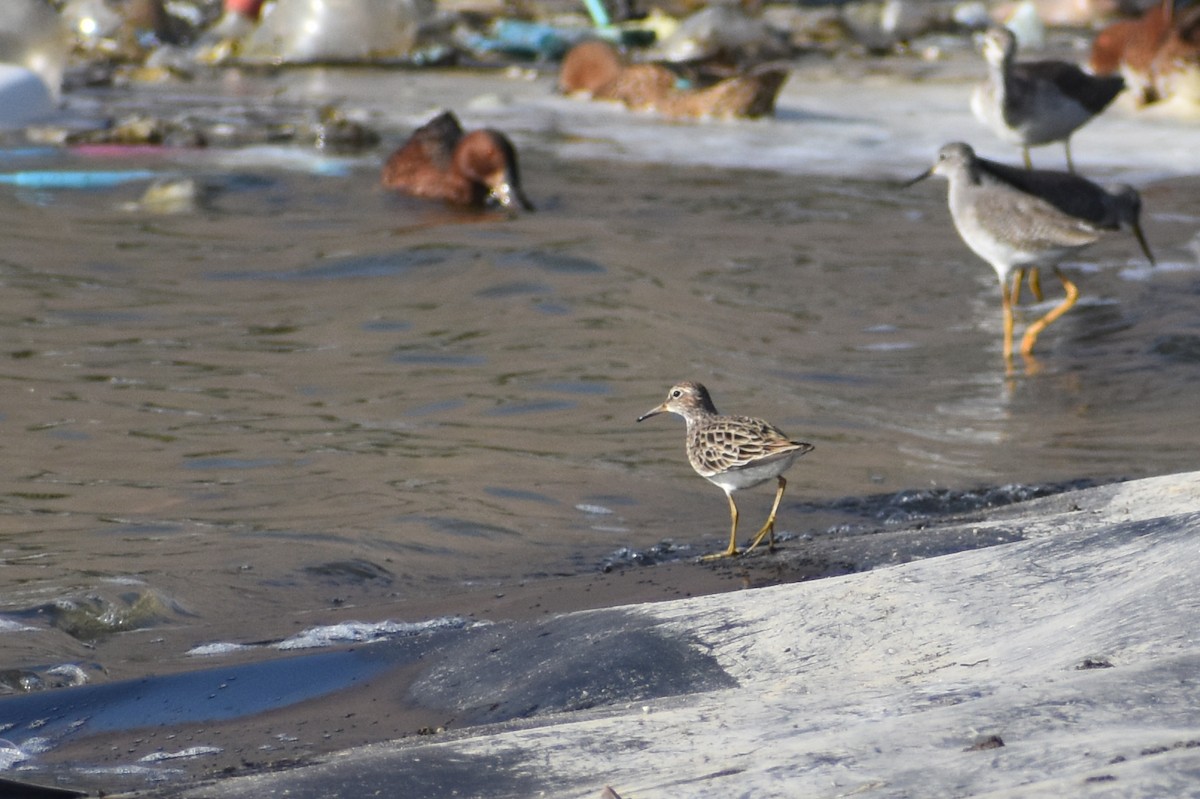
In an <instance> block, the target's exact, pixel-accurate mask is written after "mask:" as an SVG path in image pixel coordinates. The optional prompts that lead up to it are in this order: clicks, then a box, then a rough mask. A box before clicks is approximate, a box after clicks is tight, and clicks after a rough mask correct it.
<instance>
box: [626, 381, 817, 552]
mask: <svg viewBox="0 0 1200 799" xmlns="http://www.w3.org/2000/svg"><path fill="white" fill-rule="evenodd" d="M660 413H675V414H678V415H680V416H682V417H683V418H684V421H686V422H687V456H688V461H689V462H690V463H691V464H692V468H693V469H695V470H696V473H697V474H699V475H700V476H701V477H703V478H705V479H706V480H708V481H709V482H711V483H714V484H716V485H717V486H720V488H721V490H722V491H724V492H725V497H726V498H727V499H728V500H729V514H730V516H731V519H732V525H733V527H732V529H731V530H730V533H729V547H728V548H727V549H726V550H725V551H724V552H719V553H715V554H712V555H708V556H706V559H715V558H727V557H733V556H734V555H737V554H739V553H738V548H737V528H738V509H737V505H736V504H734V501H733V492H734V491H740V490H741V489H743V488H753V487H754V486H756V485H759V484H761V483H765V482H766V481H768V480H770V479H771V478H772V477H774V478H776V479H777V480H778V481H779V483H778V485H779V488H778V490H777V491H776V492H775V503H774V504H773V505H772V506H771V514H770V516H768V517H767V522H766V524H764V525H763V526H762V528H761V529H760V530H759V531H758V532H757V533H755V535H754V540H753V541H752V542H751V544H750V547H749V549H747V550H746V551H747V552H749V551H750V550H751V549H754V548H755V547H756V546H758V544H759V543H760V542H761V541H762V540H763V538H767V539H768V547H769V548H770V549H774V548H775V513H776V512H777V511H778V510H779V501H780V500H781V499H783V490H784V488H785V487H786V486H787V481H786V480H784V479H783V473H784V472H785V471H787V470H788V469H789V468H791V465H792V463H793V462H794V461H795V460H796V458H798V457H800V456H801V455H803V454H804V453H806V452H808V451H809V450H811V449H812V448H813V446H812V444H806V443H804V442H802V441H792V440H791V439H790V438H788V437H787V436H786V435H784V434H783V432H782V431H780V430H779V428H777V427H775V426H774V425H772V424H770V423H769V422H764V421H763V420H762V419H752V418H750V417H748V416H722V415H721V414H719V413H717V409H716V407H715V406H714V405H713V402H712V400H711V399H710V398H709V396H708V390H707V389H705V388H704V386H702V385H700V384H699V383H692V382H684V383H678V384H676V385H674V386H672V387H671V390H670V391H669V392H667V398H666V400H664V401H663V402H662V404H661V405H659V406H658V407H656V408H654V409H653V410H651V411H650V412H649V413H646V414H644V415H642V416H640V417H638V421H639V422H640V421H642V420H644V419H649V418H650V417H651V416H654V415H656V414H660Z"/></svg>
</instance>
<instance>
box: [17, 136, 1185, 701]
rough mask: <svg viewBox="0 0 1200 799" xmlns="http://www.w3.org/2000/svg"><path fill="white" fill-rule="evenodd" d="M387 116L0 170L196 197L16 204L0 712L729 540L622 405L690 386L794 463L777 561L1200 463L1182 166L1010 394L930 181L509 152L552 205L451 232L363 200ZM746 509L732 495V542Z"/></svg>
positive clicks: (753, 495)
mask: <svg viewBox="0 0 1200 799" xmlns="http://www.w3.org/2000/svg"><path fill="white" fill-rule="evenodd" d="M762 130H763V129H762V128H754V129H753V131H754V132H755V135H761V133H762ZM400 133H401V132H400V131H396V132H394V135H392V136H391V137H390V138H387V141H386V143H385V145H384V146H382V147H381V148H380V150H379V151H378V152H375V153H372V154H370V155H368V156H366V157H361V158H358V159H353V160H348V161H339V160H333V159H330V160H320V161H312V160H304V159H296V160H295V161H294V162H293V161H291V160H290V157H285V154H281V153H280V152H279V151H274V150H262V151H257V152H253V153H249V154H239V155H237V157H236V158H235V157H234V156H233V155H231V154H229V153H220V152H207V153H201V152H196V153H187V152H171V153H164V154H152V153H147V152H144V151H138V152H136V153H133V154H130V155H126V156H121V157H118V156H116V155H114V154H113V153H112V152H110V151H104V152H102V153H100V154H97V153H91V154H87V153H74V154H65V153H62V152H57V151H50V152H43V151H15V150H14V151H9V152H7V153H0V159H3V169H4V171H9V172H11V171H16V170H41V169H54V170H71V169H108V170H113V169H120V170H149V171H152V172H154V173H156V174H162V175H173V176H180V175H184V176H193V177H196V178H197V179H199V180H200V181H201V182H203V183H204V184H206V185H208V186H209V187H210V189H211V191H210V193H209V196H208V199H207V201H206V204H205V205H204V207H202V208H201V209H200V210H197V211H195V212H191V213H182V214H173V215H160V214H153V213H150V212H147V211H144V210H136V209H132V208H130V207H129V204H130V203H133V202H134V201H135V200H136V199H137V198H138V196H139V195H140V193H141V191H142V190H143V189H144V188H145V186H146V181H145V180H142V181H133V182H130V183H127V184H121V185H117V186H114V187H110V188H105V189H92V190H89V191H68V190H53V189H28V188H12V187H3V188H0V208H2V211H3V214H4V217H5V219H6V234H5V248H4V250H5V251H4V253H3V256H2V257H0V280H2V284H3V291H4V299H5V303H4V312H3V314H0V330H2V336H3V341H4V355H6V356H7V357H5V358H4V364H5V365H4V367H3V369H2V370H0V377H2V379H3V381H4V385H5V392H4V397H5V399H4V403H3V408H2V416H0V425H2V426H3V432H4V435H3V439H2V441H0V462H2V467H0V473H2V474H3V475H4V478H3V480H4V488H3V491H2V492H0V558H2V563H3V569H2V571H0V574H2V575H3V583H2V584H0V625H4V626H0V635H3V637H4V641H5V645H4V650H5V656H4V658H3V662H2V663H0V669H7V670H8V674H9V675H10V677H11V679H8V690H13V689H15V688H16V687H17V686H18V685H19V684H21V681H22V680H25V681H26V684H27V687H36V686H37V685H38V684H46V683H52V682H54V679H55V678H54V677H53V676H51V674H50V667H53V666H56V665H61V664H64V663H71V664H79V667H80V668H82V670H83V672H85V673H87V674H88V675H90V678H91V679H110V678H115V677H120V676H129V675H133V674H139V673H143V672H145V671H146V670H148V669H150V668H152V667H161V663H162V661H164V660H170V659H183V658H184V653H185V652H186V651H188V650H189V649H190V648H191V647H194V646H199V645H203V644H208V643H211V642H214V641H239V642H249V641H255V640H259V639H262V638H268V637H272V636H282V635H287V634H289V633H291V632H293V631H294V630H295V629H297V628H299V627H303V626H304V625H305V624H306V619H307V618H309V617H310V616H311V615H312V614H319V613H321V612H324V611H327V610H328V609H330V608H349V609H351V612H350V615H353V613H352V609H353V607H354V606H355V605H356V604H358V603H363V602H367V601H371V602H374V603H376V604H378V603H379V602H381V601H386V602H388V603H390V605H389V606H390V607H391V611H390V612H389V615H390V616H391V617H393V618H405V602H406V601H410V600H414V599H418V598H420V599H428V598H429V597H431V596H437V595H438V594H445V593H450V592H455V591H461V590H463V589H464V588H467V587H473V586H480V585H483V586H487V585H495V586H498V587H502V586H503V585H504V584H506V583H512V582H516V581H521V580H528V579H536V578H539V577H545V576H550V575H559V574H573V573H579V572H581V571H588V570H596V569H601V568H603V567H604V566H605V564H606V563H610V562H613V561H616V562H622V561H623V560H628V559H629V558H631V557H632V558H633V559H635V560H636V559H637V557H638V553H646V552H647V551H650V550H654V549H655V548H656V547H657V545H659V544H660V542H664V541H669V542H672V545H673V547H674V552H673V553H672V556H690V555H695V554H699V553H702V552H705V551H709V550H713V549H715V548H717V547H719V546H722V545H723V543H724V541H725V539H726V538H727V535H728V533H727V523H728V515H727V507H726V503H725V501H724V498H723V497H722V496H721V494H720V491H719V490H718V489H716V488H715V487H714V486H711V485H709V484H707V483H706V482H705V481H703V480H701V479H700V478H699V477H697V476H696V475H694V474H693V473H692V472H691V469H690V468H689V467H688V465H687V462H686V459H685V457H684V454H683V425H682V422H681V421H680V420H679V419H676V418H674V417H657V418H655V419H653V420H649V421H647V422H645V423H643V424H640V425H638V424H635V423H634V420H635V419H636V418H637V417H638V416H639V415H640V414H642V413H644V412H645V411H647V410H649V409H650V408H651V407H653V406H654V405H656V404H658V403H659V402H660V401H661V400H662V398H663V396H664V395H665V392H666V390H667V388H668V387H669V386H670V384H671V383H672V382H673V381H676V380H680V379H695V380H700V381H702V382H704V383H706V384H707V385H708V387H709V389H710V391H711V393H712V395H713V398H714V400H715V402H716V404H717V406H718V407H719V408H720V409H721V410H722V411H726V412H731V413H743V414H752V415H757V416H762V417H765V418H768V419H771V420H772V421H774V422H775V423H776V424H778V425H779V426H780V427H782V428H783V429H784V430H786V431H787V432H788V433H789V434H791V435H792V436H793V437H796V438H799V439H802V440H806V441H810V442H812V443H813V444H815V445H816V450H815V451H814V452H813V453H812V454H810V455H808V456H807V457H805V458H804V459H803V460H802V461H800V462H798V464H797V465H796V467H795V468H794V469H793V470H792V471H791V472H790V473H789V475H788V477H789V489H788V494H787V496H786V497H785V499H784V503H783V506H782V509H781V512H780V531H781V532H782V533H784V534H785V537H789V538H792V539H793V543H792V544H790V545H792V546H802V545H803V539H804V537H806V536H819V535H832V534H836V533H837V530H838V529H841V527H842V526H844V525H855V526H871V525H881V524H887V523H890V522H894V521H900V520H907V519H910V518H913V517H914V516H915V515H919V514H922V513H939V512H946V511H953V510H959V509H964V508H969V507H972V506H973V505H976V504H979V503H981V502H987V501H1004V500H1007V499H1013V498H1019V497H1021V496H1025V495H1029V494H1031V493H1034V492H1037V491H1042V490H1051V489H1052V488H1053V487H1055V486H1058V485H1062V484H1068V483H1074V482H1078V481H1100V480H1108V479H1118V478H1127V477H1137V476H1144V475H1152V474H1161V473H1166V472H1171V471H1176V470H1183V469H1192V468H1195V467H1196V456H1195V453H1196V449H1197V443H1198V440H1200V433H1198V432H1197V430H1198V428H1197V426H1196V424H1195V420H1196V411H1195V408H1196V400H1195V397H1196V393H1197V389H1198V387H1200V322H1198V321H1197V320H1198V319H1200V317H1198V316H1197V313H1196V310H1197V306H1198V305H1200V268H1198V267H1197V262H1196V254H1195V252H1194V250H1192V249H1189V246H1188V242H1189V241H1190V240H1191V239H1192V237H1193V236H1194V235H1195V233H1196V230H1197V228H1198V227H1200V193H1198V192H1197V189H1198V188H1200V180H1197V179H1194V178H1173V179H1162V180H1159V181H1157V182H1153V183H1150V184H1148V185H1143V186H1142V188H1143V197H1144V201H1145V204H1146V209H1147V210H1146V217H1145V227H1146V231H1147V235H1148V237H1149V239H1150V242H1151V245H1152V246H1153V247H1154V249H1155V251H1156V255H1157V256H1158V258H1159V260H1160V266H1159V268H1157V269H1154V270H1151V269H1149V268H1148V266H1147V265H1146V264H1145V262H1144V259H1143V258H1142V256H1141V254H1140V252H1139V250H1138V247H1137V244H1136V242H1135V240H1134V239H1133V237H1132V236H1131V235H1128V234H1114V235H1112V236H1110V237H1109V238H1107V239H1105V240H1104V241H1103V242H1101V243H1100V244H1098V245H1097V246H1095V247H1093V248H1092V249H1091V250H1090V251H1088V253H1087V254H1086V256H1085V258H1084V259H1083V260H1081V261H1078V262H1075V263H1072V264H1069V265H1068V266H1069V271H1070V272H1071V273H1072V274H1074V275H1075V276H1076V277H1077V279H1078V282H1079V284H1080V286H1081V289H1082V292H1083V299H1082V300H1081V302H1080V304H1079V306H1077V308H1076V309H1075V310H1073V311H1072V312H1071V313H1070V314H1068V315H1067V316H1066V317H1064V318H1063V319H1062V320H1061V321H1060V322H1059V323H1058V324H1056V325H1054V326H1052V327H1051V328H1050V329H1049V331H1048V332H1046V333H1045V334H1044V335H1043V336H1042V338H1041V341H1040V343H1039V353H1038V356H1039V357H1038V360H1037V362H1036V363H1029V364H1019V365H1018V367H1019V368H1018V370H1017V373H1016V374H1014V375H1006V373H1005V369H1004V365H1003V362H1002V360H1001V356H1000V312H999V290H998V287H997V286H996V285H995V277H994V275H993V273H992V271H991V269H990V268H988V267H987V266H986V265H985V264H983V263H982V262H981V261H979V260H978V259H977V258H975V256H973V255H972V254H971V253H970V252H969V251H968V250H967V249H966V248H965V246H964V245H963V244H962V243H961V242H960V241H959V239H958V238H957V236H956V235H955V233H954V231H953V228H952V227H951V225H950V220H949V215H948V212H947V211H946V209H945V186H944V184H941V183H937V182H935V181H929V182H927V183H925V184H921V185H920V186H917V187H914V188H912V189H908V190H905V191H901V190H899V189H898V188H897V187H896V185H895V182H894V180H892V179H891V178H890V177H889V178H887V179H884V178H876V179H872V178H870V177H869V176H857V177H852V178H837V177H830V176H824V175H818V176H799V175H796V174H784V173H780V172H765V171H749V170H722V169H716V168H706V167H697V166H681V165H670V164H657V165H654V164H651V165H647V164H636V163H620V162H613V161H610V160H605V161H602V160H585V159H578V158H564V157H562V156H561V148H558V147H556V146H554V144H555V143H554V142H553V141H552V140H551V138H550V137H549V136H546V137H543V138H541V139H539V138H538V137H532V136H531V137H527V138H526V139H525V140H523V141H522V157H523V169H524V173H525V185H526V190H527V193H528V194H529V195H530V197H531V198H532V199H533V201H534V202H535V203H536V204H537V205H538V207H539V210H538V212H537V213H534V214H528V215H522V216H520V217H519V218H515V219H509V218H506V217H504V216H502V215H487V214H485V215H464V214H459V213H456V212H452V211H449V210H446V209H443V208H441V207H439V206H437V205H428V204H421V203H418V202H415V201H409V200H405V199H401V198H396V197H393V196H389V195H387V194H385V193H383V192H382V191H380V190H379V189H378V188H377V185H376V175H377V169H378V164H379V161H380V159H381V157H382V156H383V155H384V154H385V152H386V149H387V146H388V145H391V144H394V143H395V142H396V141H397V140H398V139H399V138H400ZM1053 282H1054V281H1053V280H1047V284H1046V285H1047V290H1048V294H1049V297H1048V300H1047V302H1050V301H1053V300H1054V299H1055V298H1057V296H1058V294H1057V293H1056V289H1057V286H1054V285H1052V283H1053ZM1026 299H1028V295H1026ZM1045 307H1048V306H1038V307H1036V308H1033V309H1029V308H1026V309H1025V311H1024V313H1023V315H1022V318H1023V319H1024V320H1028V319H1029V318H1031V317H1033V316H1034V315H1035V314H1036V313H1038V312H1044V309H1045ZM769 500H770V491H769V490H767V489H766V488H760V489H757V490H755V491H750V492H743V493H742V494H741V495H739V501H740V505H741V508H742V510H743V519H744V521H745V524H746V527H747V528H748V529H753V528H752V527H751V525H755V524H757V522H758V519H760V517H761V516H762V515H763V514H765V512H766V510H767V509H768V507H769ZM668 549H669V548H668ZM5 630H7V632H5ZM121 630H128V631H129V632H124V633H122V634H121V635H113V634H112V633H113V632H114V631H121ZM102 673H103V674H102ZM61 679H62V681H64V682H71V681H73V680H77V679H79V677H78V675H75V676H71V675H70V674H68V675H67V676H63V677H62V678H61ZM38 680H41V681H42V683H38ZM31 681H32V682H31Z"/></svg>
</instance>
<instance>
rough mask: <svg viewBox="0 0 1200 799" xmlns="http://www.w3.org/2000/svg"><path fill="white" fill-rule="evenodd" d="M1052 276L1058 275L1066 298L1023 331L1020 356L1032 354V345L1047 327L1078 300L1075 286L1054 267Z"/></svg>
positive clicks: (1077, 291) (1077, 290)
mask: <svg viewBox="0 0 1200 799" xmlns="http://www.w3.org/2000/svg"><path fill="white" fill-rule="evenodd" d="M1054 274H1056V275H1058V279H1059V280H1061V281H1062V284H1063V288H1064V289H1065V290H1066V292H1067V296H1066V298H1064V299H1063V301H1062V302H1061V303H1059V304H1058V305H1056V306H1055V307H1054V309H1053V310H1052V311H1050V313H1048V314H1046V315H1045V316H1043V317H1042V318H1041V319H1039V320H1037V321H1036V322H1034V323H1033V324H1032V325H1030V326H1029V327H1028V328H1026V330H1025V337H1024V338H1023V339H1021V354H1023V355H1028V354H1029V353H1031V352H1033V345H1034V343H1036V342H1037V337H1038V336H1039V335H1041V333H1042V331H1043V330H1045V329H1046V328H1047V327H1049V326H1050V325H1051V324H1052V323H1053V322H1054V321H1055V320H1056V319H1058V317H1060V316H1062V315H1063V314H1065V313H1066V312H1067V311H1069V310H1071V306H1072V305H1074V304H1075V301H1076V300H1078V299H1079V289H1078V288H1076V287H1075V284H1074V283H1072V282H1071V281H1070V280H1068V279H1067V276H1066V275H1064V274H1063V273H1062V272H1061V271H1060V270H1059V268H1058V267H1057V266H1056V267H1054Z"/></svg>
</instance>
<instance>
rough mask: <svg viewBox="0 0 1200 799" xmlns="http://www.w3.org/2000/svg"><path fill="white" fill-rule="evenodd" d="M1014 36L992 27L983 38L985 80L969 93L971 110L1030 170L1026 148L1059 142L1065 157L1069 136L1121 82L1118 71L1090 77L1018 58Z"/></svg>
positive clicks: (1048, 63) (1112, 95)
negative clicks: (1011, 146)
mask: <svg viewBox="0 0 1200 799" xmlns="http://www.w3.org/2000/svg"><path fill="white" fill-rule="evenodd" d="M1016 55H1017V38H1016V37H1015V36H1014V35H1013V33H1012V31H1010V30H1008V29H1007V28H1004V27H999V26H997V27H993V28H990V29H989V30H988V32H987V33H986V34H985V35H984V39H983V57H984V59H985V60H986V61H987V64H988V78H987V80H986V81H985V82H984V83H982V84H981V85H980V86H979V87H977V88H976V90H975V92H974V94H973V95H972V97H971V110H972V111H973V112H974V114H975V116H976V117H977V118H978V119H979V120H980V121H981V122H983V123H984V124H985V125H987V126H988V127H989V128H991V130H992V132H993V133H995V134H996V135H997V136H999V137H1000V138H1001V139H1003V140H1004V141H1006V142H1009V143H1010V144H1015V145H1017V146H1018V147H1020V148H1021V153H1022V154H1023V155H1024V157H1025V166H1026V168H1029V169H1032V168H1033V164H1032V162H1031V161H1030V159H1029V148H1030V147H1036V146H1038V145H1041V144H1049V143H1051V142H1056V141H1061V142H1062V143H1063V146H1064V147H1065V148H1066V151H1067V168H1068V169H1069V170H1070V171H1071V172H1074V171H1075V165H1074V163H1073V162H1072V161H1071V134H1072V133H1074V132H1075V131H1076V130H1078V129H1079V128H1080V127H1082V126H1083V125H1084V124H1085V123H1086V122H1088V121H1089V120H1091V119H1092V118H1093V117H1095V116H1096V115H1097V114H1099V113H1100V112H1101V111H1103V110H1104V109H1105V108H1107V107H1108V105H1109V103H1111V102H1112V101H1113V99H1114V98H1116V96H1117V95H1118V94H1120V92H1121V90H1122V89H1123V88H1125V81H1124V79H1123V78H1121V77H1120V76H1119V75H1111V76H1105V77H1096V76H1095V75H1089V74H1088V73H1086V72H1084V71H1083V70H1082V69H1080V68H1079V67H1077V66H1075V65H1074V64H1070V63H1068V62H1066V61H1049V60H1047V61H1025V62H1018V61H1017V60H1016Z"/></svg>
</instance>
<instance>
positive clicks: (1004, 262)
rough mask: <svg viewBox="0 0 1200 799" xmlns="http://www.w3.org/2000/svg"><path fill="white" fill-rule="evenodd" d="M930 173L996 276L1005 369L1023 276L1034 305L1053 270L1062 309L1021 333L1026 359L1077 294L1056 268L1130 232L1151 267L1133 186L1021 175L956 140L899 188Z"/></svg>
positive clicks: (1046, 172)
mask: <svg viewBox="0 0 1200 799" xmlns="http://www.w3.org/2000/svg"><path fill="white" fill-rule="evenodd" d="M931 175H941V176H942V177H944V178H946V179H947V180H948V181H949V184H950V188H949V194H948V202H949V206H950V216H951V217H952V218H953V220H954V226H955V228H956V229H957V230H958V234H959V236H961V237H962V240H963V241H964V242H965V243H966V245H967V246H968V247H970V248H971V250H973V251H974V252H975V254H976V255H978V256H979V257H980V258H982V259H983V260H985V261H987V262H988V263H989V264H990V265H991V266H992V268H993V269H995V270H996V276H997V277H998V278H999V280H1000V302H1001V309H1002V311H1003V314H1004V360H1005V363H1006V364H1007V365H1008V366H1009V367H1010V368H1011V366H1012V354H1013V306H1014V305H1015V304H1016V301H1017V298H1018V296H1019V293H1020V285H1021V282H1022V281H1023V280H1024V278H1025V276H1026V274H1028V275H1029V278H1030V283H1031V288H1032V289H1033V291H1034V293H1035V295H1037V296H1038V297H1039V299H1040V294H1041V291H1040V286H1039V284H1038V271H1037V270H1038V269H1040V268H1048V269H1053V270H1054V274H1055V275H1056V276H1057V277H1058V279H1059V280H1060V281H1061V282H1062V285H1063V289H1064V291H1065V292H1066V296H1065V297H1064V299H1063V301H1062V302H1061V303H1059V304H1058V305H1057V306H1055V307H1054V308H1053V309H1051V310H1050V312H1049V313H1047V314H1046V315H1044V316H1043V317H1041V318H1040V319H1038V320H1037V321H1035V322H1034V323H1033V324H1031V325H1029V327H1028V328H1026V330H1025V335H1024V336H1023V337H1022V339H1021V354H1022V355H1026V356H1028V355H1030V354H1031V353H1032V352H1033V348H1034V345H1035V344H1036V343H1037V339H1038V336H1039V335H1041V333H1042V331H1043V330H1045V329H1046V328H1047V327H1049V326H1050V325H1051V324H1052V323H1054V322H1055V321H1056V320H1058V319H1059V318H1060V317H1061V316H1062V315H1063V314H1065V313H1066V312H1067V311H1069V310H1070V309H1071V307H1072V306H1074V305H1075V302H1076V301H1077V300H1078V298H1079V289H1078V288H1077V287H1076V286H1075V284H1074V283H1073V282H1072V281H1071V280H1070V279H1068V278H1067V276H1066V275H1064V274H1063V273H1062V271H1061V270H1060V269H1059V267H1058V264H1059V263H1060V262H1061V261H1062V260H1063V259H1064V258H1066V257H1067V256H1069V255H1073V254H1075V253H1077V252H1079V251H1081V250H1083V249H1084V248H1085V247H1088V246H1090V245H1092V244H1094V243H1095V242H1096V241H1098V240H1099V239H1100V237H1101V236H1102V235H1103V234H1104V232H1105V231H1109V230H1115V229H1118V228H1120V227H1122V226H1128V227H1130V228H1131V229H1132V230H1133V232H1134V235H1135V236H1136V237H1137V240H1138V244H1139V245H1140V246H1141V248H1142V251H1143V252H1144V253H1145V254H1146V258H1147V259H1149V261H1150V263H1151V264H1153V263H1154V256H1153V255H1152V254H1151V252H1150V247H1149V245H1148V244H1147V243H1146V237H1145V235H1144V234H1143V233H1142V228H1141V221H1140V214H1141V207H1142V206H1141V197H1140V195H1138V193H1137V191H1135V190H1134V189H1133V188H1131V187H1128V186H1118V187H1115V188H1113V189H1105V188H1103V187H1101V186H1098V185H1097V184H1095V183H1092V182H1091V181H1089V180H1087V179H1085V178H1081V177H1079V176H1077V175H1071V174H1067V173H1064V172H1052V171H1049V170H1033V171H1024V170H1020V169H1017V168H1015V167H1011V166H1006V165H1004V164H999V163H997V162H995V161H989V160H987V159H985V158H979V157H978V156H977V155H976V154H975V151H974V150H973V149H971V147H970V146H969V145H966V144H963V143H961V142H954V143H951V144H947V145H945V146H943V147H942V148H941V150H940V151H939V152H938V158H937V161H936V162H935V163H934V165H933V166H932V167H930V168H929V169H928V170H927V171H926V172H924V173H922V174H920V175H918V176H917V177H915V178H913V179H912V180H910V181H908V183H906V184H905V185H906V186H911V185H913V184H914V183H917V182H918V181H921V180H924V179H925V178H927V177H929V176H931ZM1010 279H1011V282H1010Z"/></svg>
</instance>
